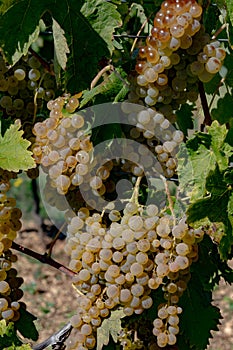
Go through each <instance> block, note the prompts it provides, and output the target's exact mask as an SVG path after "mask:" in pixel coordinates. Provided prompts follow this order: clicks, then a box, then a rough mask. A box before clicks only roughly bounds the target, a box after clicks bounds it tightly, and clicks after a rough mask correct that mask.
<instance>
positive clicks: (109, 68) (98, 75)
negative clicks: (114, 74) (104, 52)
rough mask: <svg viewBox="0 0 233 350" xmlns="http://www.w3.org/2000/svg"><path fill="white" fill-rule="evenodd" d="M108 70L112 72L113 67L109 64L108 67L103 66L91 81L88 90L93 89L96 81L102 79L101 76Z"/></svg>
mask: <svg viewBox="0 0 233 350" xmlns="http://www.w3.org/2000/svg"><path fill="white" fill-rule="evenodd" d="M109 70H110V71H114V67H113V66H112V65H111V64H109V65H107V66H105V67H104V68H103V69H101V70H100V71H99V73H98V74H97V75H96V76H95V78H94V79H93V80H92V82H91V86H90V89H93V87H95V86H96V84H97V83H98V81H99V80H100V78H101V77H102V75H103V74H104V73H106V72H107V71H109Z"/></svg>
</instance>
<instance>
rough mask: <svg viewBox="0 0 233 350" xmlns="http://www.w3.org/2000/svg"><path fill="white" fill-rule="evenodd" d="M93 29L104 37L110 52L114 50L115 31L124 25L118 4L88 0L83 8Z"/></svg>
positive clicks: (82, 11) (82, 10)
mask: <svg viewBox="0 0 233 350" xmlns="http://www.w3.org/2000/svg"><path fill="white" fill-rule="evenodd" d="M81 13H82V14H83V15H84V16H85V17H86V19H87V20H88V22H89V23H90V24H91V25H92V27H93V29H95V30H96V32H97V33H98V34H99V35H100V36H101V38H103V39H104V41H105V42H106V43H107V45H108V49H109V51H110V52H112V51H113V50H114V45H113V33H114V31H115V28H117V27H120V26H121V25H122V21H121V15H120V13H119V12H118V11H117V6H116V5H114V4H112V3H110V2H104V1H102V0H86V1H85V3H84V5H83V6H82V8H81Z"/></svg>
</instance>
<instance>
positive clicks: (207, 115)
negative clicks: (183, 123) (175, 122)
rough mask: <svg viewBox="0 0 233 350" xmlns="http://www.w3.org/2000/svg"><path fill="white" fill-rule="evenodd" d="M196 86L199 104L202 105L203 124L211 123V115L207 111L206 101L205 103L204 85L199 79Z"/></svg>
mask: <svg viewBox="0 0 233 350" xmlns="http://www.w3.org/2000/svg"><path fill="white" fill-rule="evenodd" d="M198 87H199V92H200V98H201V105H202V109H203V112H204V117H205V118H204V121H203V126H204V125H211V123H212V119H211V115H210V111H209V107H208V103H207V99H206V94H205V90H204V85H203V83H202V82H201V81H199V84H198Z"/></svg>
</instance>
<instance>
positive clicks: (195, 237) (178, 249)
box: [65, 202, 204, 349]
mask: <svg viewBox="0 0 233 350" xmlns="http://www.w3.org/2000/svg"><path fill="white" fill-rule="evenodd" d="M109 221H110V224H109ZM67 234H68V236H67V242H66V248H65V250H66V252H67V253H68V254H69V255H70V257H71V261H70V265H69V268H71V269H72V270H73V271H75V272H76V273H77V275H76V276H75V277H74V279H73V283H74V286H75V287H76V288H77V290H78V291H79V294H80V293H81V296H80V295H79V296H78V303H79V308H78V311H77V314H76V315H74V316H72V318H71V324H72V326H73V327H75V328H77V331H76V332H77V333H75V334H76V338H75V339H76V342H75V341H74V340H72V345H71V344H70V349H72V348H75V349H76V348H79V347H82V346H84V348H85V347H86V348H87V349H89V348H90V349H91V348H94V346H95V340H94V338H95V334H96V329H97V327H99V326H100V325H101V322H102V319H103V318H105V317H108V316H109V313H110V310H112V309H115V308H116V307H119V306H120V307H122V309H123V312H124V314H125V315H126V316H131V315H133V314H141V313H143V311H144V310H146V309H149V308H151V307H152V305H153V298H152V296H151V293H152V292H153V291H154V290H156V289H158V288H162V289H163V291H164V299H165V304H164V306H163V309H162V308H160V309H159V310H158V319H160V321H161V322H160V321H154V327H155V328H156V325H158V322H160V327H157V328H158V330H155V328H154V329H153V334H154V335H155V336H157V337H158V339H157V341H158V344H159V345H160V346H165V345H166V344H170V345H173V344H175V342H176V334H177V333H175V332H176V331H177V330H178V322H179V320H178V321H177V317H178V316H177V315H176V314H179V313H180V312H181V309H180V308H177V304H178V302H179V298H180V296H181V295H182V293H183V291H184V290H185V288H186V285H187V282H188V280H189V278H190V276H189V267H190V265H191V263H192V261H195V260H196V258H197V256H198V249H197V242H199V241H200V240H201V239H202V237H203V235H204V232H203V231H202V230H197V229H191V228H189V227H188V225H187V224H186V222H185V218H183V219H181V220H180V221H179V222H178V223H174V218H173V217H172V216H170V215H168V214H166V213H163V214H159V211H158V208H157V206H156V205H154V204H150V205H148V206H147V207H144V208H143V207H140V206H138V205H137V204H136V203H134V202H128V203H127V204H126V206H125V209H124V211H123V216H122V215H121V213H120V212H119V211H117V210H112V211H110V213H109V215H108V218H106V216H103V215H101V214H99V213H93V214H92V215H90V212H89V210H88V209H87V208H85V207H83V208H80V210H79V211H78V213H77V216H73V218H72V219H71V220H70V223H69V225H68V233H67ZM170 306H172V307H170ZM167 308H168V310H170V311H169V312H170V314H169V315H168V316H167V318H168V319H169V320H168V322H165V321H164V320H165V316H164V315H162V311H161V310H167ZM93 315H94V316H93ZM175 315H176V317H175ZM175 318H176V321H175ZM173 319H174V322H173V323H172V320H173ZM156 320H157V319H156ZM162 323H164V324H162ZM169 327H170V328H169ZM172 327H173V328H175V330H173V328H172ZM163 334H166V335H167V337H166V339H165V337H164V336H163ZM88 337H90V338H91V341H90V339H89V338H88ZM87 339H88V340H87ZM90 342H91V344H92V345H90V344H89V343H90ZM92 346H93V347H92Z"/></svg>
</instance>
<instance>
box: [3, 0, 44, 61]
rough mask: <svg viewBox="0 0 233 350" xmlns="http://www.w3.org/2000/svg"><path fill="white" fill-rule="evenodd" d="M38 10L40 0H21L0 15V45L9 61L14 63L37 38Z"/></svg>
mask: <svg viewBox="0 0 233 350" xmlns="http://www.w3.org/2000/svg"><path fill="white" fill-rule="evenodd" d="M39 10H40V11H42V9H41V2H37V4H36V2H35V1H34V2H32V3H31V4H30V1H27V0H22V1H18V2H17V3H14V4H12V6H10V7H9V8H8V9H7V11H6V12H5V13H4V14H3V15H1V17H0V46H1V48H2V49H3V51H4V54H5V56H6V58H7V60H8V62H9V63H12V64H15V63H16V62H17V61H18V60H19V59H20V57H22V55H25V54H26V53H27V51H28V49H29V47H30V45H31V44H32V43H33V42H34V41H35V40H36V39H37V38H38V36H39V20H40V15H39V16H38V12H39ZM40 13H41V12H40ZM16 18H17V21H16V20H15V19H16Z"/></svg>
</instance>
